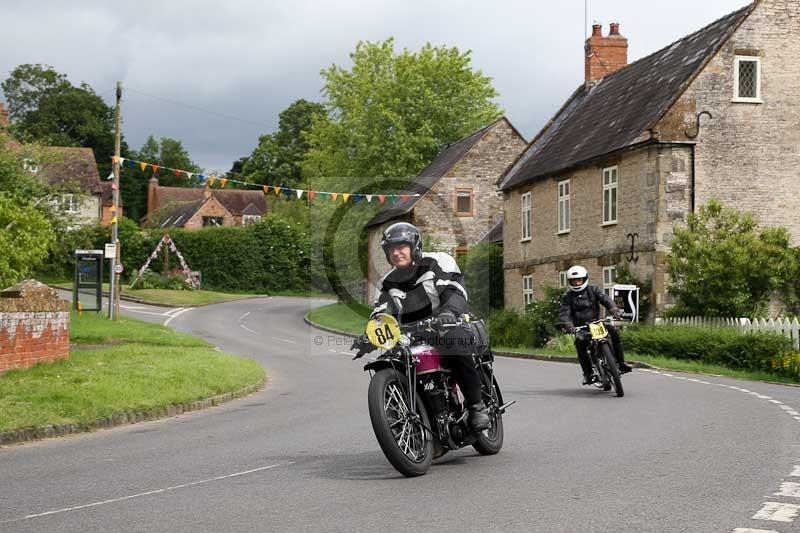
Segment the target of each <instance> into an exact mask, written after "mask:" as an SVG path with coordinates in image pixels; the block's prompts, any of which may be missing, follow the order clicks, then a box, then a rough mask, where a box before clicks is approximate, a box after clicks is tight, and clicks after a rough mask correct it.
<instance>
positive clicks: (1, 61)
mask: <svg viewBox="0 0 800 533" xmlns="http://www.w3.org/2000/svg"><path fill="white" fill-rule="evenodd" d="M747 3H748V2H747V0H701V1H698V0H671V1H670V2H651V1H641V0H588V25H589V26H591V24H592V22H593V21H595V20H596V21H599V22H601V23H603V27H604V34H605V33H607V32H608V23H609V22H610V21H612V20H617V21H619V22H620V33H622V34H623V35H624V36H625V37H627V38H628V43H629V49H628V60H629V62H632V61H635V60H636V59H638V58H641V57H644V56H646V55H648V54H650V53H651V52H654V51H656V50H658V49H660V48H662V47H664V46H666V45H667V44H669V43H670V42H672V41H674V40H676V39H679V38H681V37H683V36H684V35H686V34H688V33H691V32H693V31H695V30H698V29H700V28H701V27H703V26H705V25H706V24H708V23H710V22H712V21H714V20H716V19H718V18H720V17H722V16H724V15H726V14H728V13H730V12H732V11H734V10H736V9H738V8H740V7H742V6H744V5H746V4H747ZM0 20H2V23H3V24H2V30H0V50H2V53H0V79H5V78H7V77H8V74H9V73H10V71H11V70H12V69H13V68H14V67H16V66H17V65H20V64H23V63H44V64H48V65H51V66H53V67H54V68H55V69H56V70H57V71H59V72H62V73H64V74H66V75H67V76H68V77H69V79H70V80H71V81H72V82H73V83H75V84H78V83H80V82H83V81H85V82H87V83H88V84H89V85H91V86H92V87H93V88H94V90H95V91H96V92H97V93H98V94H100V95H101V96H102V97H103V98H104V99H105V100H106V101H107V102H108V103H109V104H113V95H114V86H115V83H116V81H117V80H120V81H122V83H123V87H124V89H125V94H124V100H123V117H124V126H123V132H124V134H125V137H126V139H127V141H128V144H129V145H130V146H131V147H132V148H137V149H138V148H139V147H140V146H141V145H142V143H143V142H144V140H145V139H146V138H147V136H148V135H149V134H153V135H155V136H156V137H162V136H166V137H173V138H176V139H180V140H181V141H183V143H184V146H185V147H186V148H187V149H188V151H189V154H190V156H191V157H192V159H193V160H195V161H196V162H197V163H198V164H199V165H200V166H202V167H204V168H205V169H206V170H208V171H212V170H228V169H229V168H230V165H231V163H232V162H233V161H234V160H236V159H238V158H239V157H241V156H245V155H249V154H250V152H251V151H252V149H253V147H254V146H255V145H256V143H257V141H258V136H259V135H260V134H263V133H268V132H271V131H273V130H274V129H275V128H276V127H277V122H278V113H280V111H281V110H283V109H285V108H286V107H287V106H288V105H289V104H290V103H291V102H293V101H294V100H296V99H298V98H306V99H309V100H316V101H320V100H321V98H322V95H321V94H320V89H321V86H322V82H321V78H320V75H319V72H320V70H322V69H324V68H326V67H328V66H330V65H331V64H333V63H336V64H339V65H343V66H347V65H349V64H350V62H349V53H350V52H351V51H352V50H353V49H354V46H355V43H356V42H357V41H358V40H371V41H379V40H383V39H386V38H388V37H394V38H395V44H396V46H397V49H398V50H400V49H402V48H409V49H411V50H417V49H419V48H420V47H421V46H422V45H423V44H425V42H431V43H433V44H435V45H448V46H457V47H458V48H459V49H461V50H472V58H473V66H474V68H476V69H480V70H482V71H483V72H484V73H485V74H486V75H488V76H491V77H492V78H493V80H494V86H495V88H496V89H497V90H498V91H499V93H500V96H499V98H498V103H499V104H500V106H501V107H502V108H503V109H505V112H506V115H507V116H508V118H509V119H510V120H511V122H512V123H514V124H515V125H516V126H517V127H518V128H519V129H520V131H521V132H522V134H523V135H525V136H526V138H528V139H530V138H531V137H532V136H533V135H535V134H536V132H537V131H538V130H539V128H541V127H542V125H543V124H544V123H545V122H546V121H547V120H548V119H549V118H550V117H551V116H552V115H553V114H554V113H555V112H556V111H557V110H558V108H559V107H560V105H561V104H562V103H563V102H564V100H565V99H566V98H567V97H568V96H569V95H570V94H571V93H572V91H573V90H574V89H575V87H576V86H577V85H578V84H579V83H581V82H582V81H583V42H584V38H585V34H586V29H585V26H584V0H560V1H556V2H553V1H542V0H526V1H517V0H506V1H499V2H478V1H474V2H466V1H451V0H439V1H437V2H430V1H417V0H408V1H397V0H395V1H391V2H389V1H383V0H362V1H360V2H357V1H354V0H345V1H340V2H335V3H334V2H324V1H321V0H316V1H311V0H294V1H291V2H290V1H282V2H268V1H258V0H248V1H238V0H229V1H228V2H224V3H223V2H209V1H188V0H161V1H159V2H155V1H149V0H147V1H144V0H141V1H137V2H124V3H123V2H118V1H113V0H96V1H95V0H92V1H89V0H86V1H81V0H75V1H71V2H64V1H60V0H59V1H57V0H52V1H37V0H9V1H6V2H3V8H2V18H0ZM154 97H156V98H154ZM172 101H176V102H182V103H184V104H186V105H189V106H194V107H195V108H202V109H203V110H206V111H207V112H206V111H200V110H198V109H195V108H187V107H181V106H179V105H176V104H174V103H172ZM229 117H230V118H229Z"/></svg>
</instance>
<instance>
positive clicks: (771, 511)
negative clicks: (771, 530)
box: [753, 502, 800, 522]
mask: <svg viewBox="0 0 800 533" xmlns="http://www.w3.org/2000/svg"><path fill="white" fill-rule="evenodd" d="M763 505H764V507H762V508H761V510H760V511H759V512H757V513H756V514H754V515H753V520H771V521H773V522H793V521H794V519H795V518H796V517H797V514H798V513H800V505H795V504H793V503H778V502H764V504H763Z"/></svg>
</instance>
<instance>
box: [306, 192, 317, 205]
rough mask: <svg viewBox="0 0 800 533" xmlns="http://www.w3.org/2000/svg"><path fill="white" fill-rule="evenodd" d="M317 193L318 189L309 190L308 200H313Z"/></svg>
mask: <svg viewBox="0 0 800 533" xmlns="http://www.w3.org/2000/svg"><path fill="white" fill-rule="evenodd" d="M316 195H317V191H308V201H309V202H310V201H311V200H313V199H314V197H315V196H316Z"/></svg>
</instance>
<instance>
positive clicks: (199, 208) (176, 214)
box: [145, 177, 267, 228]
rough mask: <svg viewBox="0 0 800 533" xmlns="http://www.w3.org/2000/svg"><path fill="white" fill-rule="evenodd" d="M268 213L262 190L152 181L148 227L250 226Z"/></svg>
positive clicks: (146, 222)
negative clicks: (203, 186) (172, 185)
mask: <svg viewBox="0 0 800 533" xmlns="http://www.w3.org/2000/svg"><path fill="white" fill-rule="evenodd" d="M266 213H267V201H266V199H265V198H264V193H263V192H261V191H260V190H258V191H256V190H236V189H228V190H223V189H212V188H210V187H208V186H206V187H205V188H188V187H161V186H159V184H158V179H156V178H155V177H152V178H150V181H149V182H148V189H147V215H146V217H145V224H146V225H149V226H153V227H163V228H202V227H213V226H246V225H247V224H252V223H254V222H258V221H259V220H261V217H263V216H264V215H265V214H266Z"/></svg>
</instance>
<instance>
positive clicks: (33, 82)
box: [2, 64, 127, 177]
mask: <svg viewBox="0 0 800 533" xmlns="http://www.w3.org/2000/svg"><path fill="white" fill-rule="evenodd" d="M2 87H3V92H4V93H5V95H6V99H7V100H8V105H9V114H10V115H11V116H12V118H14V121H15V122H14V124H13V125H12V128H11V131H12V132H13V133H14V135H15V136H16V137H17V138H19V139H20V140H22V141H25V142H31V141H35V142H39V143H42V144H47V145H50V146H82V147H86V148H92V149H93V150H94V156H95V159H96V160H97V168H98V170H99V172H100V175H101V176H103V177H105V176H107V175H108V174H109V173H110V172H111V157H112V156H113V155H114V110H113V108H111V107H110V106H109V105H108V104H106V103H105V102H104V101H103V99H102V98H100V97H99V96H98V95H97V94H95V92H94V90H93V89H92V88H91V87H90V86H89V85H87V84H86V83H83V84H81V85H80V86H79V87H76V86H73V85H72V84H71V83H70V82H69V81H68V80H67V78H66V76H64V75H63V74H60V73H58V72H56V71H55V70H53V68H52V67H50V66H47V65H29V64H26V65H20V66H18V67H17V68H15V69H14V70H13V71H12V72H11V76H10V77H9V78H8V79H6V80H5V81H4V82H3V83H2ZM126 152H127V146H126V145H125V143H124V141H123V143H122V153H123V154H124V153H126Z"/></svg>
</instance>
